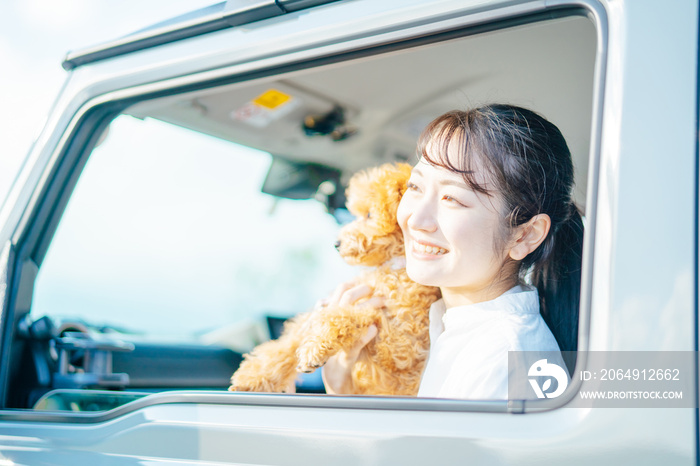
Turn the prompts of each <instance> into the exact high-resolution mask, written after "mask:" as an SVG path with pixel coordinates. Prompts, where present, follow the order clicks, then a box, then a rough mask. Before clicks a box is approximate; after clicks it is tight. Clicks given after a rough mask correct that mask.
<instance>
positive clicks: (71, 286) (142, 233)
mask: <svg viewBox="0 0 700 466" xmlns="http://www.w3.org/2000/svg"><path fill="white" fill-rule="evenodd" d="M404 45H405V46H404ZM404 45H402V46H401V47H397V48H392V49H383V48H381V47H379V48H378V49H377V50H376V51H375V52H373V53H364V52H363V53H358V54H354V55H353V54H350V55H349V58H348V59H347V60H345V61H342V60H335V59H334V58H331V59H329V60H328V61H324V60H319V62H318V63H315V64H314V65H313V66H303V67H299V68H295V67H294V66H290V67H288V68H283V69H282V71H280V73H278V74H272V75H264V76H260V75H257V74H255V73H254V74H252V75H250V76H252V77H250V78H249V77H246V76H248V75H245V76H243V77H240V76H233V77H227V78H226V79H221V80H215V81H208V80H207V79H208V78H207V79H205V78H199V77H197V76H195V77H194V78H193V79H201V81H196V80H195V81H193V83H192V84H191V85H189V86H187V87H185V88H170V87H168V86H170V84H168V83H157V85H158V86H162V89H160V91H159V92H158V93H157V94H156V95H157V97H153V95H154V94H148V95H145V96H140V95H138V94H137V95H136V96H132V97H130V99H129V102H128V106H127V105H124V107H126V108H125V109H124V110H123V111H122V113H121V114H120V115H119V116H118V117H116V118H115V119H113V120H112V121H111V123H110V124H109V126H108V129H107V130H106V131H105V132H104V133H103V134H102V138H101V140H100V142H99V143H98V144H97V146H96V147H95V148H94V149H92V150H91V152H89V153H85V154H81V155H80V156H81V157H84V158H86V159H87V162H86V165H85V167H84V168H83V169H82V172H81V173H80V176H79V178H78V181H77V184H76V185H75V188H74V189H73V192H72V193H70V199H69V200H68V203H67V206H66V208H65V211H64V213H63V214H62V216H61V218H60V221H59V222H58V227H57V229H56V231H55V233H53V231H51V229H50V228H49V229H47V233H46V235H47V237H50V235H51V234H53V237H51V238H50V245H49V247H48V250H47V253H46V255H45V257H43V260H42V259H39V260H38V262H37V266H38V267H39V271H38V276H37V279H36V283H35V284H34V286H33V297H32V299H31V316H30V317H31V320H33V322H34V323H33V324H31V325H35V324H37V323H38V322H41V319H42V318H44V317H46V318H48V319H50V320H51V321H52V322H53V324H55V326H56V334H57V335H58V336H59V337H65V338H67V339H68V340H65V341H62V340H60V338H59V340H55V339H54V340H51V341H50V342H49V343H46V341H43V342H42V344H43V345H45V346H46V348H44V349H43V350H40V352H41V351H43V353H42V354H44V356H42V357H43V358H44V359H43V360H42V361H44V363H42V364H43V365H44V366H45V367H44V368H42V369H41V370H37V373H41V374H46V373H49V374H55V373H58V372H61V371H63V373H61V374H59V377H58V378H56V377H53V378H52V377H49V376H44V377H43V378H42V377H41V376H40V375H38V376H37V377H36V379H37V380H29V381H24V380H22V377H21V376H19V375H17V376H16V377H15V379H16V380H18V381H19V382H17V383H16V388H14V391H15V393H16V394H17V395H16V399H17V400H20V401H17V402H15V406H17V407H32V406H35V405H37V403H38V404H39V405H41V406H44V405H45V404H46V403H45V401H46V400H45V399H44V400H41V399H40V397H41V396H42V395H44V394H46V393H53V391H54V390H60V389H63V388H68V389H77V390H83V389H85V388H89V389H96V388H97V389H124V388H128V391H131V392H134V393H135V392H139V390H141V391H143V393H149V392H153V391H160V390H168V389H173V388H186V389H200V388H214V389H225V388H227V387H228V383H229V378H230V376H231V373H232V372H233V371H234V370H235V369H236V368H237V367H238V365H239V363H240V361H241V358H242V356H243V354H244V353H246V352H249V351H250V350H252V349H253V348H254V347H255V346H256V345H258V344H260V343H262V342H264V341H265V340H267V339H269V338H270V337H275V336H277V334H279V331H280V324H281V322H282V321H283V320H284V319H286V318H288V317H291V316H294V315H297V314H299V313H301V312H304V311H307V310H310V309H311V308H312V307H313V306H314V304H315V303H316V302H317V301H318V300H319V299H322V298H324V297H327V296H328V295H329V294H330V293H331V292H332V290H333V289H335V288H336V287H337V286H338V285H339V284H340V283H343V282H345V281H347V280H350V279H351V278H352V277H355V276H357V275H358V274H359V273H360V272H361V271H362V268H360V267H351V266H348V265H347V264H345V263H344V262H343V261H342V260H341V258H340V257H339V255H338V253H337V251H336V250H335V247H334V244H335V242H336V238H337V235H338V231H339V228H340V226H341V225H342V224H343V223H344V222H347V221H348V220H350V216H349V214H348V213H347V210H346V209H345V207H346V202H345V201H346V199H345V198H344V196H343V193H344V190H345V187H346V186H347V183H348V180H349V179H350V178H351V177H352V175H353V174H354V173H356V172H358V171H360V170H363V169H367V168H369V167H375V166H378V165H381V164H384V163H387V162H392V163H393V162H409V163H411V162H415V161H416V141H417V138H418V136H419V134H420V132H421V131H422V129H423V128H424V127H425V125H426V124H427V123H428V122H430V121H431V120H433V119H434V118H435V117H436V116H438V115H441V114H443V113H444V112H446V111H449V110H452V109H466V108H470V107H476V106H479V105H482V104H487V103H492V102H506V103H511V104H514V105H521V106H524V107H527V108H531V109H533V110H535V111H537V112H539V113H541V114H542V115H544V116H545V117H546V118H548V119H549V120H551V121H552V122H554V123H556V125H557V126H558V127H559V128H560V129H561V131H562V133H563V134H564V137H565V138H566V140H567V143H568V145H569V147H570V149H571V152H572V156H573V161H574V165H575V171H576V182H575V187H576V191H575V193H574V200H575V202H576V204H577V205H578V207H579V208H580V209H581V210H582V211H583V213H584V214H588V213H589V212H587V211H586V208H587V206H586V199H587V195H588V194H589V193H588V189H589V183H588V178H589V174H588V167H589V153H590V152H591V144H592V138H591V134H592V126H591V125H592V122H594V121H595V118H594V117H592V113H593V108H594V101H595V99H594V97H595V96H594V91H595V83H594V80H595V62H596V47H597V44H596V32H595V28H594V26H593V24H592V23H591V22H590V20H589V19H588V18H585V17H580V16H575V17H566V18H559V19H553V20H551V21H542V22H536V23H531V24H524V25H519V26H517V27H510V28H505V29H499V30H494V31H491V32H488V33H483V34H481V33H479V34H465V35H464V36H462V37H457V36H456V35H451V36H450V37H449V38H447V39H446V40H439V38H438V39H435V40H434V42H430V43H427V44H426V43H421V44H418V45H417V46H412V45H411V44H408V45H406V44H404ZM261 74H264V73H261ZM134 92H138V91H134ZM124 107H122V108H124ZM589 218H590V217H589ZM42 240H43V239H42ZM48 241H49V240H48V239H47V240H46V242H48ZM27 325H30V324H27ZM76 331H77V332H79V333H81V334H83V335H91V337H90V338H92V337H95V338H97V340H95V341H96V342H93V343H91V344H94V345H98V346H99V345H100V344H102V343H100V341H101V340H100V338H104V337H108V338H109V339H112V340H115V341H116V343H115V341H111V342H108V343H105V344H106V345H107V346H109V348H110V351H113V352H114V354H113V358H114V360H113V362H114V364H113V366H110V365H109V364H105V365H104V366H103V367H100V368H98V369H104V368H105V367H106V368H107V369H108V370H107V372H110V371H112V370H113V372H114V374H109V373H108V374H104V373H97V374H96V375H94V377H93V378H92V379H90V378H89V377H87V376H82V375H81V374H88V373H90V374H92V373H93V372H92V369H94V368H90V367H88V366H89V365H90V364H93V363H94V361H93V360H92V359H91V357H86V356H85V354H86V353H85V352H84V351H83V350H82V349H81V345H83V344H84V343H83V342H80V341H78V342H76V341H74V340H70V339H71V338H75V335H73V333H74V332H76ZM26 333H27V334H30V335H34V334H35V333H40V332H38V331H37V332H31V331H28V332H26ZM81 338H84V337H81ZM122 342H123V343H124V344H123V345H122V344H121V343H122ZM61 345H63V346H61ZM71 345H72V346H71ZM110 345H111V346H110ZM130 345H133V347H132V346H130ZM185 345H188V346H185ZM66 348H67V349H66ZM31 351H34V349H33V348H32V349H31ZM62 351H63V353H61V352H62ZM46 354H48V357H47V356H45V355H46ZM62 354H63V356H62ZM125 355H126V356H125ZM24 357H25V359H29V357H30V356H26V355H25V356H24ZM110 357H112V356H110ZM93 359H94V358H93ZM64 362H65V364H64ZM93 365H94V364H93ZM18 367H19V365H18ZM319 372H320V371H316V372H315V374H316V375H315V377H316V379H315V381H313V382H312V383H311V385H309V387H310V388H308V387H307V388H305V389H302V388H303V387H302V386H303V385H304V384H305V383H306V382H305V380H304V379H303V378H302V379H301V381H300V382H299V385H297V390H300V389H301V391H305V390H306V391H311V392H313V393H318V392H322V391H323V385H322V384H321V383H320V379H319V378H320V374H319ZM120 374H122V375H120ZM64 376H65V377H64ZM120 377H121V378H120ZM88 379H89V380H88ZM56 380H58V381H59V382H60V383H58V384H57V383H56ZM37 387H39V388H37ZM27 393H29V395H26V394H27ZM61 396H63V395H61ZM73 396H74V393H71V394H69V398H70V397H73ZM59 398H60V397H59ZM107 398H108V399H107V401H105V402H104V403H101V404H98V405H99V407H98V409H108V408H109V407H111V406H113V405H114V399H112V398H110V397H107ZM62 399H63V398H62ZM70 399H72V398H70ZM124 399H126V398H124ZM64 401H65V400H64ZM83 401H84V400H83ZM41 403H44V404H43V405H42V404H41Z"/></svg>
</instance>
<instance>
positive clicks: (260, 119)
mask: <svg viewBox="0 0 700 466" xmlns="http://www.w3.org/2000/svg"><path fill="white" fill-rule="evenodd" d="M299 105H300V101H299V100H298V99H295V98H294V97H292V96H291V95H289V94H286V93H284V92H282V91H279V90H277V89H269V90H267V91H265V92H263V93H262V94H260V95H259V96H257V97H256V98H254V99H253V100H251V101H250V102H247V103H245V104H244V105H243V106H242V107H239V108H237V109H236V110H234V111H233V112H231V118H233V119H234V120H237V121H242V122H244V123H247V124H249V125H251V126H254V127H256V128H264V127H265V126H267V125H269V124H270V123H271V122H273V121H274V120H277V119H279V118H282V117H283V116H285V115H287V114H289V113H290V112H291V111H292V110H294V109H295V108H296V107H298V106H299Z"/></svg>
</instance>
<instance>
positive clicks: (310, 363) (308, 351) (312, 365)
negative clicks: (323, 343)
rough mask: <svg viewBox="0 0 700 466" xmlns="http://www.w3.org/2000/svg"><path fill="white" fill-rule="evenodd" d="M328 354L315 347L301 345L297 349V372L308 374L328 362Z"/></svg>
mask: <svg viewBox="0 0 700 466" xmlns="http://www.w3.org/2000/svg"><path fill="white" fill-rule="evenodd" d="M328 358H329V356H328V353H327V352H326V351H324V350H323V349H322V348H319V347H318V346H316V345H302V346H300V347H299V348H297V360H298V361H299V363H298V364H297V372H305V373H307V374H308V373H310V372H313V371H315V370H316V369H318V368H319V367H321V366H323V365H324V364H325V363H326V361H328Z"/></svg>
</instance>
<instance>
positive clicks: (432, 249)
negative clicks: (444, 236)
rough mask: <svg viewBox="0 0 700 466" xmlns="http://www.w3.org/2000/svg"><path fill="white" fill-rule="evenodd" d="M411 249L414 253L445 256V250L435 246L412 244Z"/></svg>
mask: <svg viewBox="0 0 700 466" xmlns="http://www.w3.org/2000/svg"><path fill="white" fill-rule="evenodd" d="M413 249H414V250H415V251H416V252H420V253H423V254H436V255H440V254H446V253H447V249H445V248H439V247H437V246H426V245H425V244H420V243H413Z"/></svg>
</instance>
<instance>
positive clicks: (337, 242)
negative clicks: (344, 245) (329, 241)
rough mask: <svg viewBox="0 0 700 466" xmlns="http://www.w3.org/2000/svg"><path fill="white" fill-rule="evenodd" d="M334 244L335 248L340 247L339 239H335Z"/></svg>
mask: <svg viewBox="0 0 700 466" xmlns="http://www.w3.org/2000/svg"><path fill="white" fill-rule="evenodd" d="M334 246H335V248H336V249H340V240H338V241H336V242H335V244H334Z"/></svg>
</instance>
